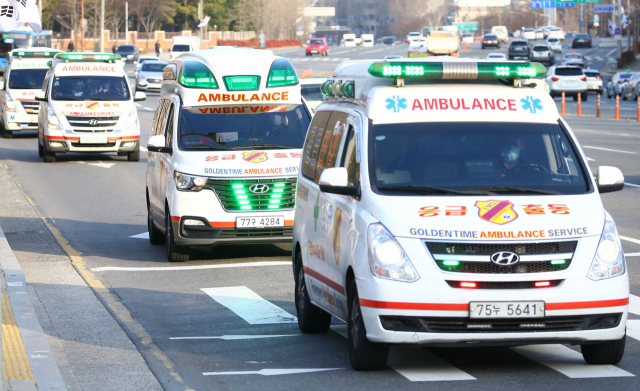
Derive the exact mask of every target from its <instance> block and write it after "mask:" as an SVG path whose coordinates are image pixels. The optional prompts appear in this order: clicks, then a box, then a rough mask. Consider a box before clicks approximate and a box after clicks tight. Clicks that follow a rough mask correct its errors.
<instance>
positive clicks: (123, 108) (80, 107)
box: [49, 100, 135, 117]
mask: <svg viewBox="0 0 640 391" xmlns="http://www.w3.org/2000/svg"><path fill="white" fill-rule="evenodd" d="M49 105H50V106H51V108H52V109H53V111H54V112H55V113H56V114H59V115H72V116H83V117H93V116H95V117H103V116H104V117H109V116H116V115H119V116H120V115H125V114H129V112H130V111H131V108H132V106H133V104H132V102H131V101H130V100H129V101H127V100H123V101H111V102H104V101H81V102H79V101H64V100H56V101H51V102H50V103H49ZM133 108H135V106H133Z"/></svg>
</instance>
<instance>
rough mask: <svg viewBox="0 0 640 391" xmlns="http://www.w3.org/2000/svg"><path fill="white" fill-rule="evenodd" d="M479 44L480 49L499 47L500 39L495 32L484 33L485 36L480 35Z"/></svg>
mask: <svg viewBox="0 0 640 391" xmlns="http://www.w3.org/2000/svg"><path fill="white" fill-rule="evenodd" d="M480 45H481V46H482V49H486V48H489V47H493V48H497V49H500V39H499V38H498V36H497V35H495V34H485V36H484V37H482V43H481V44H480Z"/></svg>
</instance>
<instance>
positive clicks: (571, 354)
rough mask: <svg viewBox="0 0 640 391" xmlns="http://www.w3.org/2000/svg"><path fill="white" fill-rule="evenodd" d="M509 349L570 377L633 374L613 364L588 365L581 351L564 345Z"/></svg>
mask: <svg viewBox="0 0 640 391" xmlns="http://www.w3.org/2000/svg"><path fill="white" fill-rule="evenodd" d="M511 350H513V351H514V352H516V353H519V354H521V355H523V356H524V357H526V358H528V359H529V360H532V361H536V362H538V363H540V364H542V365H544V366H546V367H548V368H551V369H553V370H555V371H558V372H560V373H562V374H563V375H565V376H567V377H569V378H572V379H586V378H595V377H630V376H634V375H633V374H631V373H629V372H627V371H625V370H622V369H620V368H618V367H616V366H613V365H589V364H587V363H586V362H585V361H584V358H583V357H582V354H581V353H578V352H576V351H575V350H573V349H570V348H568V347H566V346H564V345H559V344H556V345H530V346H521V347H517V348H511Z"/></svg>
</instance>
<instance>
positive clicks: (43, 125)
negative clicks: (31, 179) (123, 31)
mask: <svg viewBox="0 0 640 391" xmlns="http://www.w3.org/2000/svg"><path fill="white" fill-rule="evenodd" d="M35 98H36V100H38V101H40V107H39V111H40V112H39V113H38V154H39V155H40V157H42V158H44V161H45V162H48V163H51V162H55V161H56V154H58V153H67V152H79V153H95V152H116V153H117V154H118V155H119V156H127V159H128V160H129V161H135V162H137V161H138V160H140V123H139V122H138V111H137V110H136V106H135V104H134V102H136V101H142V100H145V99H146V95H145V93H144V92H136V93H135V95H132V94H131V85H130V84H129V77H128V76H127V74H126V73H125V71H124V63H123V62H122V59H121V58H120V55H118V54H106V53H58V54H56V56H55V57H54V58H53V61H52V62H51V69H50V70H49V72H47V75H46V78H45V83H44V85H43V86H42V90H40V91H38V92H36V94H35Z"/></svg>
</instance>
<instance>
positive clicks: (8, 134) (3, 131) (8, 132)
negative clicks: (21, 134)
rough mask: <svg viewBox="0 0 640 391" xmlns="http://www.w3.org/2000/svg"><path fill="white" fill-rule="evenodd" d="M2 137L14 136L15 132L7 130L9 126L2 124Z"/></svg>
mask: <svg viewBox="0 0 640 391" xmlns="http://www.w3.org/2000/svg"><path fill="white" fill-rule="evenodd" d="M2 137H4V138H13V132H12V131H11V130H7V128H5V127H4V126H2Z"/></svg>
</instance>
